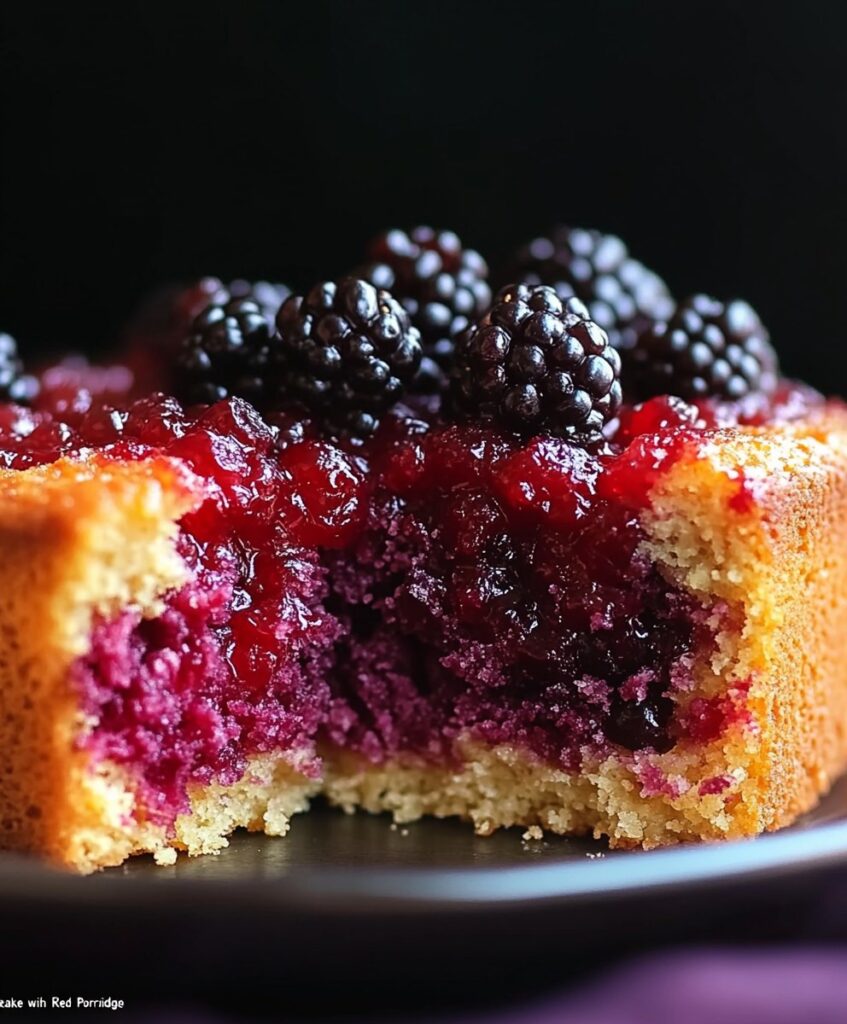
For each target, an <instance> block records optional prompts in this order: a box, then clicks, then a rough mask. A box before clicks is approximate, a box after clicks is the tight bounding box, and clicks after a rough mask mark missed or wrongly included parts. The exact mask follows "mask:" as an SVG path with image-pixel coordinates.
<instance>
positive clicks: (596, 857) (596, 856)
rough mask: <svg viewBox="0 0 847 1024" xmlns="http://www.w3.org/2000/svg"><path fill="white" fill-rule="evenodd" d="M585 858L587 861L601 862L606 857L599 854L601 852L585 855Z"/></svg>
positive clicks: (603, 854)
mask: <svg viewBox="0 0 847 1024" xmlns="http://www.w3.org/2000/svg"><path fill="white" fill-rule="evenodd" d="M585 856H586V857H587V858H588V859H589V860H602V859H603V858H604V857H605V856H606V854H605V853H601V852H598V853H586V855H585Z"/></svg>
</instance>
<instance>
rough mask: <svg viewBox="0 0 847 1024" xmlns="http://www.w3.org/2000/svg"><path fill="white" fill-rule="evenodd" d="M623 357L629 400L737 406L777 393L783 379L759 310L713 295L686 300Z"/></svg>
mask: <svg viewBox="0 0 847 1024" xmlns="http://www.w3.org/2000/svg"><path fill="white" fill-rule="evenodd" d="M623 355H624V384H625V386H626V391H627V397H628V398H629V397H630V396H631V397H632V398H633V399H634V400H644V399H647V398H651V397H652V396H654V395H668V394H670V395H678V396H679V397H680V398H686V399H697V398H707V397H714V398H722V399H728V400H730V401H735V400H737V399H740V398H744V396H745V395H748V394H751V393H753V392H759V393H762V394H770V393H772V392H773V391H774V389H775V388H776V385H777V377H778V374H779V366H778V362H777V356H776V352H774V350H773V348H772V347H771V344H770V340H769V337H768V332H767V330H766V329H765V327H764V326H763V324H762V322H761V320H760V319H759V317H758V315H757V314H756V312H755V311H754V310H753V308H752V307H751V306H749V305H748V304H747V303H746V302H742V301H741V300H738V299H736V300H734V301H732V302H728V303H726V304H724V303H722V302H719V301H718V300H717V299H713V298H711V297H710V296H708V295H694V296H692V297H691V298H689V299H686V300H685V302H683V303H682V304H681V305H680V306H679V308H678V309H677V310H676V312H675V313H674V315H673V316H672V317H671V318H670V320H668V321H667V322H662V321H660V322H658V323H655V324H653V325H652V326H651V327H649V328H648V329H647V330H645V331H644V332H643V333H642V334H641V335H640V337H639V338H638V342H637V344H636V345H635V347H634V348H632V349H631V350H629V351H627V352H624V354H623Z"/></svg>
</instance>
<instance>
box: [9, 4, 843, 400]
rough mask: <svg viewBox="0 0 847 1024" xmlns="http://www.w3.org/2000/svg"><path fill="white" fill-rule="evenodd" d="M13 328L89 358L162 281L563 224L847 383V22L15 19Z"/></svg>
mask: <svg viewBox="0 0 847 1024" xmlns="http://www.w3.org/2000/svg"><path fill="white" fill-rule="evenodd" d="M2 22H3V25H2V41H1V42H0V55H1V56H2V74H0V105H1V106H2V125H0V138H2V143H3V156H2V161H0V175H2V178H0V182H2V190H1V191H0V202H1V203H2V207H0V218H2V219H0V251H2V268H0V285H2V297H0V317H2V327H3V328H5V329H7V330H9V331H11V332H12V333H14V334H15V335H16V336H17V337H18V338H19V340H20V341H21V343H22V345H23V346H24V348H25V349H33V348H39V349H41V350H44V349H46V348H52V349H63V348H67V347H72V346H73V347H77V346H79V347H85V348H89V349H97V348H100V347H102V346H103V345H105V344H106V343H107V342H108V340H109V339H110V338H112V337H114V335H115V333H116V332H117V330H118V328H119V325H120V324H121V321H122V319H123V318H124V317H125V316H126V314H127V313H128V311H129V309H130V307H131V306H132V305H133V303H134V302H135V301H136V300H137V299H138V298H139V296H140V295H141V294H142V293H143V292H144V291H145V289H147V288H148V287H149V286H151V285H153V284H155V283H157V282H160V281H162V280H167V279H173V278H189V277H191V276H193V275H197V274H201V273H215V274H218V275H221V276H223V277H231V276H246V277H255V276H263V277H270V278H277V279H282V280H285V281H288V282H291V283H294V284H297V285H308V284H309V283H311V281H312V280H315V279H317V278H318V277H321V276H329V275H332V274H335V273H337V272H340V271H343V270H345V269H347V268H348V267H349V266H350V265H351V264H353V263H354V262H356V261H357V260H358V259H359V258H360V253H361V247H362V245H363V244H364V242H365V240H366V239H367V238H368V236H369V235H371V234H373V233H374V232H375V231H377V230H380V229H382V228H385V227H388V226H393V225H399V226H406V227H409V226H411V225H413V224H415V223H418V222H430V223H434V224H435V225H436V226H441V227H453V228H454V229H455V230H457V231H458V232H459V233H460V234H461V235H462V237H463V238H464V239H465V241H466V242H468V243H470V244H473V245H475V246H477V247H478V248H480V249H482V251H483V252H484V253H485V254H486V255H488V256H489V257H491V259H492V260H493V261H495V262H496V260H497V258H498V257H500V256H502V255H503V254H504V253H507V252H508V251H509V249H510V248H511V247H512V246H513V245H514V244H516V243H518V242H521V241H523V240H525V239H526V238H527V237H530V236H531V235H533V234H535V233H537V232H539V231H542V230H543V229H544V228H545V227H546V226H547V225H548V224H550V223H552V222H554V221H557V220H563V221H566V222H569V223H575V224H581V225H585V226H597V227H602V228H605V229H608V230H612V231H614V232H616V233H618V234H620V235H622V237H623V238H624V239H625V240H626V241H627V242H628V243H629V246H630V248H631V250H632V251H633V252H634V254H635V255H636V256H638V257H640V258H641V259H643V260H644V261H645V262H647V263H648V264H649V265H651V266H653V267H654V268H655V269H657V270H658V271H659V272H660V273H662V274H663V276H665V278H666V279H667V280H668V282H669V284H670V285H671V286H672V288H673V290H674V291H675V292H676V293H678V294H680V295H682V294H684V293H688V292H690V291H692V290H695V289H696V290H706V291H711V292H713V293H715V294H717V295H719V296H722V297H729V296H731V295H741V296H743V297H745V298H748V299H749V300H750V301H751V302H752V303H753V304H754V305H755V306H756V307H757V308H758V310H759V311H760V313H761V315H762V317H763V319H764V320H765V321H766V323H767V324H768V325H769V327H770V329H771V333H772V335H773V336H774V338H775V340H776V342H777V345H778V347H779V348H780V350H781V352H782V354H783V360H784V364H785V366H786V369H787V370H788V371H789V372H790V373H793V374H802V375H803V376H805V377H807V378H808V379H810V380H812V381H813V382H814V383H815V384H817V385H818V386H819V387H823V388H825V389H826V390H829V391H835V390H841V391H847V359H845V357H844V356H843V354H842V350H843V347H844V346H843V320H844V315H843V305H844V296H845V288H844V277H845V246H844V231H845V225H847V188H845V183H847V34H845V29H847V15H845V13H844V9H843V5H841V4H839V3H836V2H833V0H827V2H824V0H821V2H818V3H805V4H799V3H798V4H789V3H779V2H752V0H747V2H744V3H737V2H725V3H720V2H714V0H712V2H709V3H700V2H690V0H689V2H685V3H680V2H679V0H667V2H659V0H655V2H654V0H641V2H625V0H619V2H591V3H578V4H577V3H566V2H560V3H550V4H547V3H535V4H531V3H530V4H526V3H524V4H516V3H500V2H497V0H487V2H484V0H480V2H467V0H464V2H463V0H428V2H426V3H411V2H405V0H394V2H391V0H383V2H376V0H375V2H342V0H337V2H334V3H333V2H316V0H306V2H303V3H299V4H297V5H293V4H288V3H274V2H270V0H267V2H254V0H240V2H237V3H236V2H233V3H229V4H220V3H210V2H207V3H203V4H187V3H178V4H177V3H172V4H157V3H128V2H122V3H109V4H107V3H102V4H91V3H73V4H58V3H43V2H33V0H28V2H26V3H20V4H12V3H7V4H4V5H3V6H2Z"/></svg>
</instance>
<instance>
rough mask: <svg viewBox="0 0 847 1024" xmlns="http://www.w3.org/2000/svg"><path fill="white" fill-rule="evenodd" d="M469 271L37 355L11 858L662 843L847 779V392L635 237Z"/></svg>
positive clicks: (432, 242) (3, 510) (11, 428)
mask: <svg viewBox="0 0 847 1024" xmlns="http://www.w3.org/2000/svg"><path fill="white" fill-rule="evenodd" d="M468 253H469V251H468V250H464V249H463V248H462V247H461V243H460V242H459V241H458V239H456V237H455V236H453V235H450V234H448V233H443V234H441V235H438V234H436V233H434V232H430V231H426V230H423V229H419V230H418V231H417V232H414V233H412V234H410V235H406V234H405V233H402V232H392V233H389V235H387V236H384V237H383V238H381V239H380V240H378V242H377V243H376V244H375V245H374V247H373V249H372V250H371V252H370V253H369V254H368V257H369V259H370V262H369V263H365V264H363V266H362V267H360V268H359V269H358V270H357V272H356V273H357V274H358V275H359V276H358V277H347V278H344V279H342V280H341V281H339V282H338V283H335V284H333V283H330V282H327V283H323V284H322V285H319V286H316V288H314V289H312V290H311V291H310V292H308V293H307V294H306V296H305V297H300V296H296V295H292V296H289V297H288V298H285V295H286V294H287V290H285V291H283V290H279V291H278V292H277V295H278V299H279V301H281V305H280V308H279V310H278V312H276V314H275V320H274V315H273V314H272V313H269V312H268V310H267V309H266V308H265V307H264V306H263V303H262V302H261V301H258V300H257V298H256V297H255V296H254V295H253V294H252V293H251V292H250V291H249V288H248V287H247V286H243V287H241V290H240V291H239V290H237V289H236V290H233V289H227V288H225V287H224V286H222V285H220V287H219V288H218V289H217V291H216V290H215V289H213V288H211V287H210V286H209V285H208V284H204V285H203V286H202V287H198V286H195V287H194V288H193V289H192V290H189V291H188V292H184V293H180V294H179V296H178V299H177V300H175V299H174V298H173V297H168V298H167V299H166V302H168V303H171V304H172V305H171V313H173V311H174V310H175V311H176V313H174V315H171V316H170V317H169V318H166V319H167V324H168V326H167V329H165V330H159V331H158V333H157V334H156V336H155V337H150V336H149V335H145V333H144V330H141V329H139V328H138V326H136V328H135V329H134V331H131V332H130V340H129V341H128V342H127V343H126V345H125V351H124V356H125V363H126V364H127V365H130V366H132V368H133V370H134V373H131V372H129V371H128V370H126V369H122V368H121V367H119V366H117V367H112V368H105V367H101V368H96V367H91V366H89V365H87V364H85V363H84V362H80V361H73V360H72V361H65V362H63V363H60V364H58V365H55V366H52V367H49V368H48V369H47V370H43V371H42V372H41V373H39V374H36V375H34V376H28V375H26V374H24V372H23V367H22V365H21V361H20V359H19V357H18V355H17V351H16V348H15V346H14V345H13V344H12V343H11V339H9V342H8V343H6V344H5V347H4V348H3V354H4V358H5V363H4V364H3V365H2V366H0V386H1V387H3V388H4V389H5V390H4V397H5V399H6V401H5V403H4V404H2V405H0V466H2V467H3V468H2V469H0V564H2V566H3V573H4V584H5V585H4V588H3V597H2V600H0V847H2V848H5V849H9V850H20V851H30V852H32V853H34V854H38V855H41V856H42V857H44V858H46V859H47V860H49V861H50V862H52V863H54V864H57V865H62V866H65V867H67V868H70V869H73V870H76V871H80V872H90V871H93V870H95V869H98V868H102V867H107V866H111V865H116V864H120V863H122V862H123V861H124V860H125V859H126V858H127V857H129V856H132V855H135V854H143V853H147V854H152V855H153V856H154V857H155V859H156V861H157V862H159V863H161V864H170V863H173V862H174V860H175V859H176V857H177V854H178V851H186V852H187V853H188V854H206V853H215V852H217V851H219V850H221V849H222V848H223V847H225V846H226V844H227V836H229V835H230V834H231V833H232V831H233V830H235V829H237V828H247V829H251V830H258V831H263V832H265V833H266V834H268V835H283V834H284V833H285V832H286V831H287V830H288V828H289V824H290V821H291V819H292V817H293V816H294V815H295V814H296V813H298V812H302V811H306V810H307V809H308V806H309V802H310V800H312V799H313V798H314V797H316V796H318V795H322V796H323V797H324V798H325V799H327V800H329V801H330V802H331V803H333V804H335V805H338V806H339V807H341V808H343V809H345V810H347V811H354V810H356V809H359V808H361V809H364V810H366V811H370V812H389V813H390V814H392V815H393V816H394V818H395V820H397V821H399V822H408V821H413V820H415V819H417V818H419V817H421V816H423V815H432V816H436V817H448V816H458V817H461V818H464V819H467V820H468V821H469V822H471V823H472V825H473V827H474V828H475V830H476V832H477V833H479V834H481V835H486V834H489V833H491V832H492V831H493V830H495V829H497V828H501V827H509V826H520V827H521V828H522V829H526V830H529V833H530V834H531V835H539V834H541V833H542V832H550V833H558V834H586V833H587V834H593V835H595V836H597V837H605V838H606V839H607V840H608V842H609V844H610V845H611V846H613V847H623V848H634V847H639V848H648V849H649V848H652V847H657V846H663V845H669V844H674V843H680V842H686V841H693V840H718V839H733V838H741V837H748V836H755V835H757V834H759V833H761V832H763V831H765V830H771V829H776V828H779V827H781V826H784V825H786V824H788V823H790V822H791V821H793V820H794V819H795V818H796V817H797V815H798V814H800V813H802V812H803V811H805V810H807V809H808V808H810V807H811V806H813V805H814V804H815V802H816V801H817V800H818V799H819V798H820V796H821V794H823V793H824V792H825V791H826V790H827V788H828V787H829V785H830V784H831V782H832V781H833V780H834V779H835V778H836V776H837V775H838V774H839V772H841V771H842V770H843V769H844V767H845V761H847V736H845V731H847V658H845V654H847V650H845V647H847V640H845V637H847V408H845V407H844V406H843V405H842V404H841V403H840V402H839V401H837V400H824V399H823V398H822V397H821V396H820V395H818V394H817V393H816V392H815V391H813V390H812V389H811V388H809V387H807V386H806V385H803V384H799V383H796V382H791V381H788V380H785V379H784V378H782V377H781V376H780V375H779V372H778V367H777V364H776V358H775V356H774V354H773V350H772V348H771V346H770V343H769V340H768V336H767V332H765V330H764V328H763V327H762V325H761V323H760V322H759V320H758V318H757V317H756V316H755V314H754V313H753V312H752V310H751V309H750V307H749V306H747V305H746V304H743V303H738V302H736V303H729V304H724V303H718V302H715V301H714V300H710V299H706V298H705V297H703V296H697V297H695V298H693V299H691V300H686V301H683V302H681V303H679V304H678V305H675V306H674V305H673V304H672V303H671V300H670V297H669V292H668V291H667V290H666V288H665V286H664V285H663V284H662V283H661V281H660V280H659V279H658V278H657V277H656V276H655V275H653V274H651V273H650V272H649V271H646V269H645V268H642V267H640V265H638V264H635V263H634V261H633V260H631V258H630V257H629V255H628V253H627V252H626V250H625V248H623V247H622V243H619V242H617V240H615V239H612V240H611V241H608V240H607V236H601V235H599V234H597V233H587V232H574V231H572V230H566V229H560V230H559V231H557V232H554V233H553V234H552V235H551V236H550V237H549V238H547V239H543V240H541V241H539V242H537V243H534V245H533V246H531V247H529V249H528V250H525V251H523V252H522V253H521V254H520V255H519V258H518V261H517V267H516V268H512V274H513V275H514V277H516V278H517V279H518V284H511V285H508V286H506V287H505V288H504V289H502V290H501V291H499V292H498V293H497V295H495V296H494V298H493V299H492V298H491V296H490V293H489V292H488V285H487V283H486V274H487V268H486V267H485V264H484V261H482V259H481V258H480V257H477V256H476V254H473V253H470V255H469V254H468ZM580 261H582V262H580ZM585 266H588V267H589V271H590V272H588V273H586V272H585ZM522 282H524V283H522ZM219 284H220V283H219V282H218V285H219ZM264 287H267V286H264ZM216 288H217V286H216ZM388 288H391V289H393V293H392V292H390V291H388V290H387V289H388ZM265 294H266V293H265ZM186 296H188V297H187V298H186ZM282 299H285V301H282ZM195 301H196V303H197V304H198V305H200V306H201V307H202V305H203V304H204V303H208V302H211V305H209V306H208V308H205V309H204V308H199V309H198V308H191V303H192V302H195ZM180 303H181V304H182V305H180ZM440 307H441V308H440ZM180 317H182V321H180ZM148 322H149V321H145V323H148ZM174 324H175V325H176V326H174ZM157 330H158V328H157ZM183 336H184V340H183ZM150 352H155V353H156V354H157V355H156V358H155V359H152V360H148V361H147V363H146V364H145V369H144V372H143V373H142V372H141V371H140V370H139V367H140V366H141V365H142V363H143V356H144V354H145V353H147V354H148V355H149V353H150ZM601 364H602V365H601ZM156 366H158V369H156ZM421 367H423V369H421ZM154 373H155V374H158V377H157V384H158V386H157V387H156V388H155V389H154V388H153V387H152V386H151V385H150V378H151V375H153V374H154ZM140 380H143V381H144V383H143V385H139V381H140Z"/></svg>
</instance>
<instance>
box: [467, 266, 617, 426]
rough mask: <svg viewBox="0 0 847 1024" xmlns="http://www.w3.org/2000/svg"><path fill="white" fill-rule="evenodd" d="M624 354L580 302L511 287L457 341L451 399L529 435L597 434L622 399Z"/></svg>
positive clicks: (548, 291) (470, 411) (478, 415)
mask: <svg viewBox="0 0 847 1024" xmlns="http://www.w3.org/2000/svg"><path fill="white" fill-rule="evenodd" d="M620 368H621V364H620V356H619V355H618V353H617V352H616V351H615V349H613V348H612V347H611V345H610V344H609V340H608V338H607V336H606V333H605V331H603V330H602V328H600V327H598V325H597V324H596V323H594V321H592V320H590V319H589V317H588V311H587V310H586V308H585V306H584V305H583V304H582V303H581V302H580V301H579V300H578V299H574V298H571V299H566V300H564V301H563V300H562V299H560V298H559V296H558V295H557V294H556V292H555V291H554V289H553V288H548V287H545V286H538V287H530V286H529V285H525V284H518V285H509V286H507V287H506V288H504V289H502V290H501V291H500V292H499V293H498V294H497V296H496V297H495V301H494V305H493V306H492V307H491V309H490V310H489V311H488V312H487V313H486V314H485V316H484V317H483V318H482V320H481V321H480V322H479V323H478V324H476V325H474V326H472V327H470V328H469V329H468V330H467V331H466V332H465V334H464V335H463V336H462V337H461V338H460V340H459V342H458V344H457V346H456V361H455V367H454V370H453V374H452V380H451V398H452V402H453V404H454V407H455V408H456V410H457V411H458V412H460V413H464V414H465V415H467V416H470V417H474V418H478V419H482V420H495V421H498V422H500V423H502V424H504V425H505V426H507V427H509V428H511V429H513V430H516V431H518V432H520V433H523V434H533V433H542V432H547V433H551V434H558V435H560V436H565V437H574V438H580V439H584V440H590V439H599V437H600V435H601V431H602V429H603V426H604V424H605V423H606V422H608V420H610V419H611V418H612V417H613V416H614V415H615V413H616V412H617V410H618V407H619V406H620V403H621V386H620V381H619V377H620Z"/></svg>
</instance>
